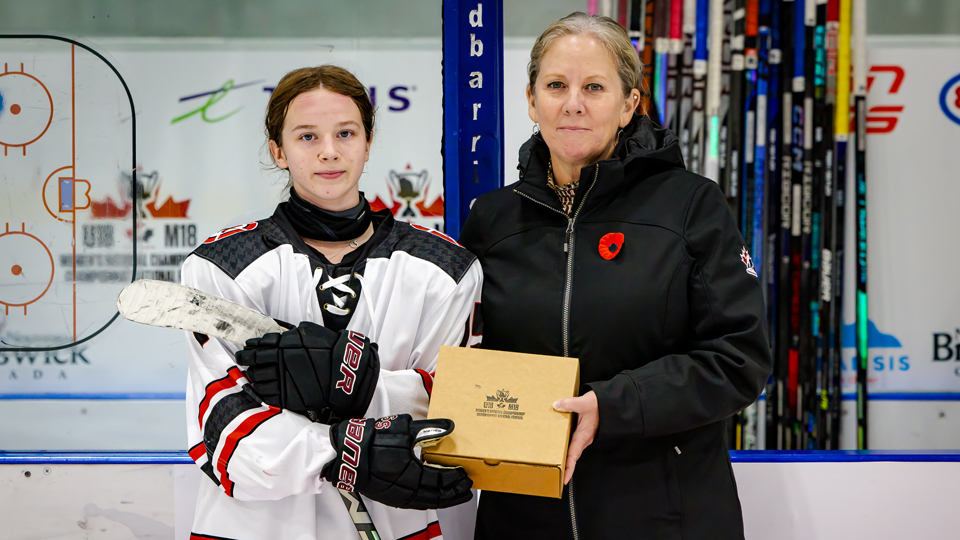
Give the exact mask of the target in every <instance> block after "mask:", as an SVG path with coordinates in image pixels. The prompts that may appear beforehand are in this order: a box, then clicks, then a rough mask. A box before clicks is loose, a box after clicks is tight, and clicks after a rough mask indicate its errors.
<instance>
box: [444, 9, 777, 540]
mask: <svg viewBox="0 0 960 540" xmlns="http://www.w3.org/2000/svg"><path fill="white" fill-rule="evenodd" d="M528 71H529V77H530V84H529V86H528V87H527V98H528V101H529V113H530V118H531V119H532V120H533V121H534V122H536V123H537V124H538V126H539V133H535V134H534V136H533V137H531V138H530V140H529V141H527V143H526V144H524V145H523V147H522V148H521V149H520V164H519V169H520V181H519V182H518V183H516V184H513V185H509V186H507V187H504V188H502V189H498V190H495V191H493V192H490V193H488V194H485V195H483V196H482V197H480V198H478V199H477V201H476V202H475V204H474V206H473V209H472V211H471V212H470V215H469V217H468V219H467V221H466V223H465V224H464V229H463V232H462V234H461V242H462V243H463V244H464V246H466V247H467V248H468V249H469V250H470V251H472V252H473V253H475V254H477V256H478V257H479V259H480V262H481V266H482V267H483V272H484V285H483V293H482V315H483V319H484V341H483V347H484V348H487V349H495V350H504V351H516V352H523V353H536V354H548V355H563V356H571V357H576V358H579V359H580V380H581V381H582V382H583V383H584V384H583V387H582V388H581V397H578V398H571V399H565V400H560V401H558V402H557V403H556V404H554V406H555V408H557V409H558V410H562V411H572V412H576V413H578V423H577V428H576V430H575V432H574V435H573V437H572V440H571V444H570V450H569V455H568V458H567V470H566V475H565V478H564V480H565V482H567V484H566V488H565V489H564V492H563V496H562V499H560V500H557V499H548V498H538V497H529V496H522V495H512V494H505V493H496V492H484V493H483V494H482V496H481V497H480V509H479V514H478V516H477V539H478V540H494V539H496V540H506V539H511V538H524V539H526V538H551V539H553V538H574V539H578V538H586V539H594V538H650V539H677V540H679V539H681V538H683V539H684V540H692V539H707V538H709V539H712V540H716V539H734V538H742V537H743V519H742V515H741V509H740V502H739V499H738V497H737V488H736V483H735V480H734V477H733V471H732V469H731V467H730V459H729V455H728V453H727V445H726V442H725V440H724V429H723V420H724V419H725V418H727V417H729V416H731V415H732V414H734V413H736V412H737V411H739V410H741V409H743V408H744V407H746V406H747V405H749V404H750V403H752V402H753V401H754V400H756V399H757V397H758V396H759V394H760V391H761V389H762V388H763V385H764V382H765V381H766V379H767V376H768V375H769V373H770V370H771V356H770V349H769V345H768V342H767V337H766V328H765V323H764V306H763V298H762V293H761V287H760V284H759V283H758V280H757V277H756V272H755V270H754V268H753V263H752V261H751V260H750V256H749V254H748V253H747V251H746V249H745V247H744V243H743V240H742V238H741V236H740V234H739V232H738V231H737V228H736V226H735V224H734V220H733V216H732V215H731V213H730V210H729V208H728V206H727V203H726V200H725V198H724V196H723V194H722V192H721V191H720V189H719V188H718V187H717V185H716V184H715V183H714V182H712V181H710V180H708V179H706V178H703V177H701V176H698V175H696V174H693V173H690V172H687V171H686V170H684V165H683V159H682V156H681V154H680V148H679V146H678V144H677V138H676V136H675V135H674V134H673V133H672V132H670V131H667V130H662V129H659V128H658V127H656V126H655V125H654V124H653V123H652V122H651V121H650V119H649V118H647V117H645V116H641V115H639V114H637V113H636V109H637V105H638V103H639V102H640V99H639V97H640V84H641V83H640V81H641V75H640V74H641V66H640V64H639V61H638V59H637V55H636V52H635V51H634V50H633V48H632V46H631V44H630V41H629V39H628V38H627V35H626V33H625V32H624V30H623V28H622V27H620V26H619V25H617V24H616V23H615V22H614V21H612V20H610V19H608V18H605V17H597V16H587V15H585V14H583V13H574V14H572V15H570V16H568V17H566V18H564V19H562V20H560V21H558V22H557V23H554V24H553V25H552V26H551V27H550V28H548V29H547V30H546V31H545V32H544V33H543V35H542V36H540V38H539V39H538V40H537V42H536V44H535V45H534V47H533V50H532V51H531V55H530V64H529V66H528Z"/></svg>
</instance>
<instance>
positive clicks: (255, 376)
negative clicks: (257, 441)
mask: <svg viewBox="0 0 960 540" xmlns="http://www.w3.org/2000/svg"><path fill="white" fill-rule="evenodd" d="M236 358H237V364H239V365H241V366H246V367H247V371H246V377H247V380H249V381H250V384H251V385H253V388H254V390H255V391H256V392H257V394H259V395H260V397H261V398H262V399H263V401H264V402H265V403H266V404H268V405H272V406H274V407H281V408H284V409H287V410H290V411H294V412H298V413H301V414H304V415H307V416H309V417H310V418H311V419H313V420H317V421H320V422H323V423H325V424H330V423H333V422H336V421H339V420H340V419H342V418H358V417H362V416H363V415H364V414H365V413H366V412H367V407H368V406H369V405H370V400H371V399H373V392H374V390H376V387H377V380H378V378H379V376H380V357H379V355H378V351H377V344H376V343H373V342H371V341H370V340H369V339H367V338H366V337H364V336H363V335H362V334H359V333H357V332H353V331H350V330H342V331H340V332H334V331H333V330H330V329H329V328H324V327H323V326H320V325H318V324H314V323H312V322H302V323H300V325H299V326H297V327H296V328H293V329H291V330H287V331H286V332H284V333H282V334H276V333H273V334H267V335H265V336H263V337H262V338H259V339H251V340H248V341H247V345H246V347H244V349H243V350H241V351H237V354H236Z"/></svg>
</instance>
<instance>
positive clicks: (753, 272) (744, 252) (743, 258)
mask: <svg viewBox="0 0 960 540" xmlns="http://www.w3.org/2000/svg"><path fill="white" fill-rule="evenodd" d="M740 260H741V261H743V264H744V265H746V267H747V273H748V274H750V275H751V276H753V277H757V271H756V270H755V269H754V268H753V259H751V258H750V254H749V253H747V248H746V247H744V248H743V249H742V250H740Z"/></svg>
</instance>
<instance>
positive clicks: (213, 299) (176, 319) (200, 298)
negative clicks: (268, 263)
mask: <svg viewBox="0 0 960 540" xmlns="http://www.w3.org/2000/svg"><path fill="white" fill-rule="evenodd" d="M117 310H119V311H120V314H121V315H123V316H124V317H125V318H127V319H129V320H131V321H133V322H137V323H140V324H146V325H150V326H159V327H161V328H177V329H179V330H186V331H188V332H196V333H199V334H206V335H207V336H211V337H216V338H220V339H222V340H224V341H229V342H231V343H245V342H246V341H247V340H248V339H253V338H258V337H262V336H264V335H266V334H269V333H271V332H284V331H285V330H288V329H287V328H284V327H283V326H281V325H280V324H279V323H277V321H275V320H273V319H272V318H270V317H267V316H266V315H264V314H262V313H260V312H258V311H255V310H253V309H250V308H248V307H245V306H241V305H240V304H235V303H233V302H230V301H229V300H225V299H223V298H220V297H218V296H214V295H212V294H207V293H205V292H203V291H198V290H196V289H192V288H190V287H185V286H183V285H177V284H175V283H168V282H166V281H155V280H150V279H141V280H137V281H134V282H133V283H131V284H129V285H127V286H126V287H124V288H123V290H122V291H120V295H119V296H118V297H117ZM339 491H340V496H341V497H342V498H343V504H344V505H345V506H346V507H347V512H348V513H349V514H350V519H352V520H353V524H354V525H355V526H356V527H357V533H358V534H359V535H360V538H361V539H362V540H379V539H380V534H379V533H378V532H377V528H376V526H374V524H373V519H372V518H371V517H370V514H369V513H368V512H367V508H366V506H364V504H363V501H362V500H361V499H360V496H359V495H358V494H357V493H353V492H350V491H344V490H342V489H341V490H339Z"/></svg>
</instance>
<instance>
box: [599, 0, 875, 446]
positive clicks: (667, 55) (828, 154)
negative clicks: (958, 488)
mask: <svg viewBox="0 0 960 540" xmlns="http://www.w3.org/2000/svg"><path fill="white" fill-rule="evenodd" d="M864 2H865V0H630V1H628V2H623V1H620V2H600V3H599V5H598V3H597V2H591V3H589V4H588V7H589V10H590V11H591V12H592V13H598V12H599V14H601V15H608V16H610V17H611V18H613V19H614V20H617V21H618V22H620V23H621V24H623V25H624V26H625V27H626V29H627V33H628V35H629V36H630V38H631V40H632V41H633V43H634V46H635V47H636V49H637V53H638V54H639V55H640V59H641V60H642V61H643V64H644V84H645V88H644V102H643V104H644V110H645V111H646V112H647V114H648V115H649V116H650V117H651V118H652V119H654V120H655V121H657V122H659V123H660V124H661V125H663V126H664V127H667V128H669V129H671V130H672V131H674V132H675V133H676V134H677V136H678V138H679V139H680V144H681V149H682V151H683V155H684V161H685V163H686V166H687V169H688V170H691V171H693V172H696V173H698V174H702V175H704V176H707V177H708V178H711V179H712V180H714V181H716V182H717V183H718V184H719V185H720V186H721V188H722V189H723V191H724V193H725V194H726V196H727V200H728V202H729V204H730V208H731V211H732V212H733V214H734V216H735V219H736V221H737V225H738V226H739V227H740V231H741V234H742V235H743V238H744V241H745V247H746V248H747V250H748V251H749V253H750V255H752V261H745V263H747V264H751V263H752V264H753V266H754V268H755V270H756V272H757V274H758V277H759V279H760V280H761V283H762V284H763V287H764V295H765V299H766V303H767V320H768V323H769V330H770V334H769V338H770V345H771V349H772V352H773V357H774V373H773V375H772V376H771V377H770V380H769V381H768V384H767V387H766V392H765V394H764V396H763V397H762V398H761V400H759V401H758V402H757V403H755V404H753V405H751V406H750V407H748V408H747V409H745V410H744V411H742V412H741V413H739V414H737V415H736V416H735V417H734V418H733V419H732V422H731V429H730V442H731V448H735V449H764V448H765V449H783V450H794V449H838V448H839V447H840V415H841V400H842V396H843V393H842V391H841V388H842V386H841V385H842V382H843V380H846V381H847V382H848V383H853V382H854V381H855V382H856V396H857V407H856V415H857V423H856V425H857V428H856V429H857V436H856V440H857V447H858V448H860V449H865V448H867V423H866V418H867V380H866V379H867V371H866V367H867V363H866V362H867V335H866V332H867V290H866V276H867V268H866V263H867V258H866V248H867V242H866V186H867V182H866V171H865V150H866V144H865V142H866V141H865V139H864V134H865V129H864V127H865V117H864V111H865V96H866V77H865V74H866V70H867V66H866V65H865V63H866V54H865V49H864V38H865V33H866V28H865V26H866V17H865V7H864V6H865V3H864ZM848 145H849V147H848ZM848 148H849V149H848ZM848 177H849V178H852V179H853V183H852V186H853V193H845V192H846V191H847V190H846V189H845V187H846V184H847V178H848ZM850 205H852V206H853V209H852V210H853V212H854V221H853V222H854V224H855V225H854V227H855V231H853V232H854V234H853V238H854V239H855V245H853V246H846V245H845V242H844V235H845V227H844V216H845V215H846V212H847V207H848V206H850ZM845 249H854V250H855V257H854V260H855V261H856V263H855V265H851V267H850V268H844V264H843V262H844V250H845ZM844 272H851V273H854V275H855V279H854V282H855V283H856V291H855V294H854V295H853V297H854V298H855V311H856V321H855V324H854V326H853V328H854V332H853V334H854V335H855V345H856V347H855V348H856V356H855V357H854V358H853V359H852V360H851V359H847V363H846V364H844V360H843V356H842V346H843V343H841V336H842V335H843V333H844V324H843V309H842V304H843V302H842V300H843V286H842V284H843V274H844ZM850 345H852V344H848V346H850ZM761 407H762V408H763V414H758V413H759V412H760V408H761ZM760 419H762V422H761V420H760ZM758 422H759V423H762V424H763V425H759V423H758Z"/></svg>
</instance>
